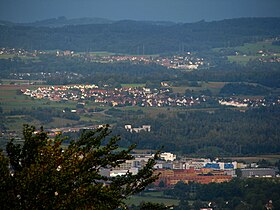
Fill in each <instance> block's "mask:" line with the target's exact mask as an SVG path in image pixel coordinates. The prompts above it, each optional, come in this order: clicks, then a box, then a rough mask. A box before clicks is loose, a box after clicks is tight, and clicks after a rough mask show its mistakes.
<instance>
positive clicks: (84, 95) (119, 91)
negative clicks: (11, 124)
mask: <svg viewBox="0 0 280 210" xmlns="http://www.w3.org/2000/svg"><path fill="white" fill-rule="evenodd" d="M21 91H22V93H23V94H24V95H27V96H30V97H32V98H34V99H47V100H51V101H69V100H71V101H77V102H80V104H82V105H84V103H83V102H81V101H85V100H89V101H92V102H95V103H99V104H103V105H105V104H107V105H110V106H113V107H115V106H141V107H175V106H178V107H187V106H194V105H198V104H200V103H203V102H205V101H206V99H207V98H206V97H205V96H201V97H192V96H191V97H185V96H177V95H176V94H172V92H171V90H170V89H169V88H163V89H160V90H158V89H151V88H145V87H134V88H132V87H121V88H114V89H109V88H106V89H105V88H98V86H96V85H72V86H71V85H67V86H50V87H39V88H37V89H35V90H30V89H24V90H21Z"/></svg>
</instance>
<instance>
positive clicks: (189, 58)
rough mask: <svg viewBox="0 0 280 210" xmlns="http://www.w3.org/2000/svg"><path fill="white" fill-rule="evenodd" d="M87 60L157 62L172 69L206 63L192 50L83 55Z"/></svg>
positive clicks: (188, 67) (135, 62)
mask: <svg viewBox="0 0 280 210" xmlns="http://www.w3.org/2000/svg"><path fill="white" fill-rule="evenodd" d="M80 56H84V57H85V59H86V60H91V61H95V62H108V63H109V62H110V63H113V62H124V61H128V62H130V63H133V64H139V63H145V64H149V63H156V64H159V65H162V66H165V67H167V68H171V69H189V70H193V69H198V68H199V67H200V66H203V65H205V62H204V59H203V58H198V57H196V56H194V55H192V53H191V52H187V53H186V54H184V55H174V56H169V57H165V56H144V55H142V56H141V55H138V56H135V55H104V56H101V55H90V54H89V55H83V54H81V55H80Z"/></svg>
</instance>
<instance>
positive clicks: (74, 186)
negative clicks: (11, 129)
mask: <svg viewBox="0 0 280 210" xmlns="http://www.w3.org/2000/svg"><path fill="white" fill-rule="evenodd" d="M34 132H35V127H33V126H28V125H25V126H24V130H23V134H24V140H25V141H24V144H23V146H20V145H17V144H15V143H14V142H13V141H11V142H9V143H8V145H7V157H6V156H4V155H3V153H1V155H0V170H1V171H0V181H1V183H0V202H1V208H2V209H114V208H117V207H121V206H124V200H125V199H126V198H127V197H128V196H129V195H132V194H135V193H137V192H140V191H142V190H143V189H144V188H145V187H146V186H147V185H148V184H150V183H152V182H153V181H155V180H156V179H157V178H158V175H153V166H154V164H155V159H156V158H157V155H156V156H155V158H153V159H150V160H149V161H148V163H147V164H146V166H145V167H143V168H142V169H141V170H139V172H138V174H136V175H132V174H131V173H129V172H128V173H127V174H126V175H123V176H118V177H115V178H110V177H106V176H102V175H101V174H100V170H101V169H102V168H107V169H111V168H114V167H117V166H119V165H120V164H121V163H124V162H125V161H126V160H131V159H133V156H132V155H130V154H129V153H130V152H131V150H132V149H133V148H134V147H135V146H134V145H132V146H131V147H130V148H128V149H127V150H122V151H118V150H117V149H118V145H117V143H118V141H119V140H120V138H119V137H118V136H113V137H110V138H109V139H108V140H107V138H108V136H109V135H110V131H109V129H108V126H105V127H103V128H99V129H97V130H95V131H86V132H83V133H82V135H81V137H80V139H79V140H77V141H72V142H71V143H70V144H69V145H68V146H67V147H65V148H64V147H63V146H62V143H63V140H64V139H63V138H61V136H57V137H56V138H55V139H54V140H51V139H49V138H48V136H47V133H46V132H44V131H43V129H41V131H40V132H38V133H36V134H34ZM106 137H107V138H106ZM104 141H107V142H106V145H105V146H101V144H102V142H104ZM62 148H64V149H62Z"/></svg>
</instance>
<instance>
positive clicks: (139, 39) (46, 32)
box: [0, 18, 280, 54]
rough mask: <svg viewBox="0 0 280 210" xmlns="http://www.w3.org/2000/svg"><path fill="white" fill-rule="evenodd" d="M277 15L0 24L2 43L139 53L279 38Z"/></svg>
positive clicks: (0, 44) (51, 48)
mask: <svg viewBox="0 0 280 210" xmlns="http://www.w3.org/2000/svg"><path fill="white" fill-rule="evenodd" d="M279 20H280V19H279V18H240V19H230V20H222V21H213V22H205V21H200V22H196V23H185V24H174V25H160V24H159V25H157V24H153V22H141V21H118V22H115V23H110V24H89V25H69V26H64V27H59V28H48V27H32V26H20V25H1V26H0V46H3V47H14V48H24V49H41V50H54V49H61V50H75V51H109V52H117V53H130V54H137V52H138V51H137V50H138V49H139V47H141V49H142V47H143V48H144V50H143V51H142V53H143V54H155V53H171V52H177V51H178V50H179V48H180V49H184V50H186V51H188V50H191V51H193V50H207V49H211V48H214V47H231V46H238V45H242V44H244V43H247V42H255V41H258V40H262V39H263V38H264V37H266V38H269V37H275V36H278V35H279V33H280V21H279Z"/></svg>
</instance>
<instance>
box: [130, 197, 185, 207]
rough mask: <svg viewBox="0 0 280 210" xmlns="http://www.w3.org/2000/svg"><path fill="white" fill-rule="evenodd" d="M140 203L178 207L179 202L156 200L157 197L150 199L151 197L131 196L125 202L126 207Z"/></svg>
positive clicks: (175, 200)
mask: <svg viewBox="0 0 280 210" xmlns="http://www.w3.org/2000/svg"><path fill="white" fill-rule="evenodd" d="M142 202H151V203H163V204H165V205H167V206H171V205H175V206H176V205H178V204H179V202H180V201H179V200H177V199H169V198H158V197H152V196H147V197H146V196H145V197H144V196H136V195H135V196H131V197H130V198H128V199H127V200H126V204H127V205H132V204H133V205H140V204H141V203H142Z"/></svg>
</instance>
